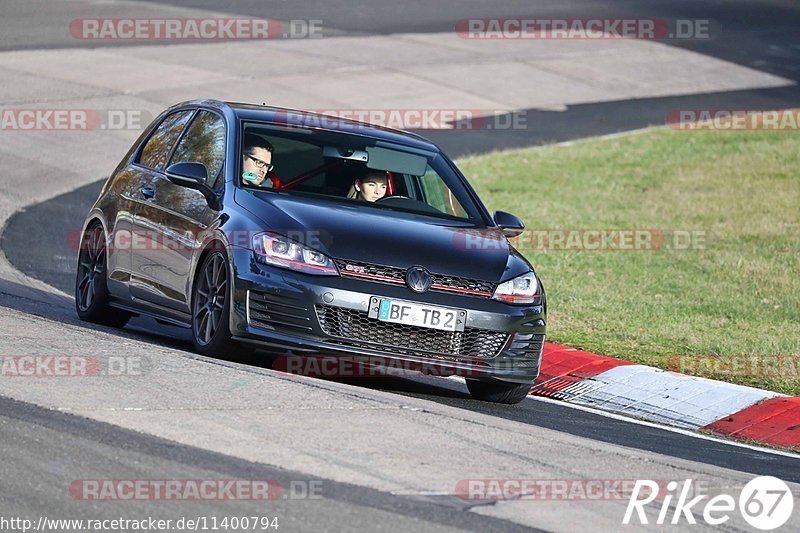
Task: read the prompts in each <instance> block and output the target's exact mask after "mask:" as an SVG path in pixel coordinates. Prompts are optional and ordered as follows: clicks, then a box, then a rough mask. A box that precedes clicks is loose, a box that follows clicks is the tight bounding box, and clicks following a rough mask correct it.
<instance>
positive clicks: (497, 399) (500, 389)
mask: <svg viewBox="0 0 800 533" xmlns="http://www.w3.org/2000/svg"><path fill="white" fill-rule="evenodd" d="M532 386H533V385H532V384H531V383H522V384H519V383H504V382H502V381H477V380H474V379H468V380H467V388H468V389H469V393H470V394H471V395H472V397H473V398H475V399H476V400H483V401H484V402H492V403H507V404H514V403H519V402H521V401H522V400H524V399H525V397H526V396H527V395H528V393H529V392H530V391H531V387H532Z"/></svg>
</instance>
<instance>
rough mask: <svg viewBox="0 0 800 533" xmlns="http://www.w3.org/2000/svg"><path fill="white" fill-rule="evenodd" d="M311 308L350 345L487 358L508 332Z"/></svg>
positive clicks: (332, 333)
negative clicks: (444, 328)
mask: <svg viewBox="0 0 800 533" xmlns="http://www.w3.org/2000/svg"><path fill="white" fill-rule="evenodd" d="M314 307H315V308H316V311H317V318H318V319H319V324H320V326H321V327H322V330H323V331H324V332H325V333H326V334H327V335H330V336H331V337H336V338H338V339H341V341H340V342H341V343H343V344H347V345H350V346H360V347H364V348H371V349H376V350H382V351H389V352H394V353H409V352H418V353H419V354H420V355H424V356H432V355H448V356H458V357H480V358H482V359H489V358H492V357H495V356H496V355H497V354H499V353H500V351H501V350H502V349H503V346H504V345H505V344H506V341H507V340H508V337H509V335H508V334H507V333H502V332H497V331H490V330H485V329H478V328H464V331H463V332H462V331H442V330H438V329H430V328H421V327H419V326H407V325H405V324H394V323H389V322H382V321H380V320H378V319H376V318H369V316H368V314H367V312H366V311H357V310H354V309H345V308H342V307H334V306H330V305H316V306H314Z"/></svg>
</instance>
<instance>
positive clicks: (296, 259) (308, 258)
mask: <svg viewBox="0 0 800 533" xmlns="http://www.w3.org/2000/svg"><path fill="white" fill-rule="evenodd" d="M253 251H254V252H255V254H256V260H258V261H259V262H261V263H265V264H267V265H272V266H277V267H282V268H288V269H291V270H296V271H298V272H305V273H306V274H318V275H323V276H326V275H327V276H338V275H339V271H338V270H337V268H336V265H335V264H334V263H333V260H331V258H330V257H328V256H327V255H325V254H323V253H322V252H318V251H317V250H314V249H313V248H309V247H307V246H303V245H302V244H300V243H297V242H294V241H292V240H290V239H287V238H286V237H284V236H283V235H279V234H277V233H273V232H271V231H265V232H263V233H258V234H256V235H254V236H253Z"/></svg>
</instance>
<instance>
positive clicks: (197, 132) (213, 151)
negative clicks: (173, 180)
mask: <svg viewBox="0 0 800 533" xmlns="http://www.w3.org/2000/svg"><path fill="white" fill-rule="evenodd" d="M224 161H225V121H224V120H223V119H222V117H220V116H219V115H217V114H216V113H211V112H210V111H200V112H199V113H197V116H196V117H195V118H194V120H193V121H192V123H191V124H190V125H189V128H188V129H187V130H186V133H185V134H184V136H183V137H182V138H181V140H180V142H179V143H178V146H177V147H176V148H175V153H174V154H173V156H172V159H171V160H170V164H175V163H191V162H196V163H203V164H204V165H205V166H206V171H207V172H208V184H209V186H211V187H212V188H213V187H215V186H216V185H217V180H218V178H219V174H220V170H221V169H222V163H223V162H224Z"/></svg>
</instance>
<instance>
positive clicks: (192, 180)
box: [167, 163, 208, 189]
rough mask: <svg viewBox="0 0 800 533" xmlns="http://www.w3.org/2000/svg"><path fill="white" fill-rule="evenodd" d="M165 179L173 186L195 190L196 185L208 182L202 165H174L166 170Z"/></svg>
mask: <svg viewBox="0 0 800 533" xmlns="http://www.w3.org/2000/svg"><path fill="white" fill-rule="evenodd" d="M167 178H168V179H169V181H171V182H172V183H174V184H175V185H181V186H183V187H189V188H190V189H196V188H197V187H196V184H197V183H198V182H199V183H205V182H206V181H208V171H207V170H206V166H205V165H204V164H203V163H175V164H173V165H170V166H169V167H168V168H167Z"/></svg>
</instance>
